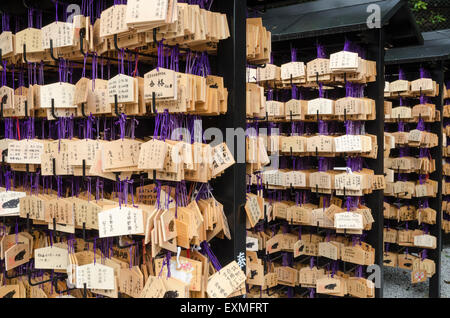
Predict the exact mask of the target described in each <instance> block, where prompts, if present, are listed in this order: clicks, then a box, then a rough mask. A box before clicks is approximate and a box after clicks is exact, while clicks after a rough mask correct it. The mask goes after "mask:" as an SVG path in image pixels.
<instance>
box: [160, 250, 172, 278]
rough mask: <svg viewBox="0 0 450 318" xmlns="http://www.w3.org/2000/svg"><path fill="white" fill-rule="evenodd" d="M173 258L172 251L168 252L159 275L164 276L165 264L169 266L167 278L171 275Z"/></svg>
mask: <svg viewBox="0 0 450 318" xmlns="http://www.w3.org/2000/svg"><path fill="white" fill-rule="evenodd" d="M171 258H172V253H171V252H167V254H166V257H165V258H164V260H163V264H162V266H161V270H160V272H159V275H158V277H161V276H162V273H163V270H164V266H167V278H169V277H171V274H170V259H171Z"/></svg>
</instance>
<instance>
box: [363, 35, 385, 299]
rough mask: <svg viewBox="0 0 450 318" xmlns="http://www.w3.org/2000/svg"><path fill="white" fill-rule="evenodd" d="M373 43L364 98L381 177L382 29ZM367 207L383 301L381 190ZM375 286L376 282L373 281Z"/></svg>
mask: <svg viewBox="0 0 450 318" xmlns="http://www.w3.org/2000/svg"><path fill="white" fill-rule="evenodd" d="M372 32H374V33H373V34H374V37H373V38H372V43H370V45H369V46H368V50H367V51H368V58H369V60H374V61H376V63H377V80H376V82H373V83H370V84H368V88H367V95H368V98H371V99H373V100H375V103H376V120H375V121H368V122H367V123H366V127H367V130H368V133H370V134H373V135H376V136H377V143H378V154H377V159H376V160H371V162H370V169H373V171H374V173H375V174H376V175H383V174H384V83H385V81H384V78H385V76H384V73H385V70H384V54H385V50H384V46H385V31H384V29H375V30H373V31H372ZM366 198H367V205H368V207H369V208H370V209H371V210H372V215H373V218H374V220H375V223H373V224H372V230H371V231H368V238H367V240H368V243H369V244H371V245H372V247H373V248H374V249H375V264H376V265H378V266H379V274H380V276H379V277H381V281H380V282H379V284H378V287H379V288H376V289H375V297H377V298H383V287H384V279H383V272H384V270H383V254H384V252H383V225H384V216H383V204H382V203H383V200H384V191H383V190H378V191H374V192H373V193H372V194H370V195H367V196H366ZM376 283H377V282H376Z"/></svg>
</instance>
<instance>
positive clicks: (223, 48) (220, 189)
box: [212, 0, 246, 271]
mask: <svg viewBox="0 0 450 318" xmlns="http://www.w3.org/2000/svg"><path fill="white" fill-rule="evenodd" d="M216 2H217V3H216V4H217V11H219V12H222V13H226V14H227V17H228V23H229V26H230V33H231V37H230V38H229V39H227V40H225V41H221V42H220V43H219V47H218V52H217V70H218V74H219V75H221V76H223V77H224V84H225V87H227V88H228V90H229V101H228V112H227V114H226V115H225V116H224V118H223V120H222V119H220V120H219V122H218V125H219V126H220V128H221V129H222V131H223V132H224V133H225V132H227V130H228V131H229V130H230V129H232V130H236V129H241V132H243V131H245V129H246V119H245V116H246V112H245V103H246V91H245V90H246V81H245V73H246V14H245V13H246V2H245V1H242V0H220V1H216ZM237 139H239V138H237ZM227 144H228V146H229V148H230V150H231V151H232V152H233V154H234V156H235V159H236V164H235V165H234V166H232V167H231V168H230V169H227V170H226V171H225V173H224V174H223V175H222V176H221V177H220V178H218V180H217V181H216V182H215V183H214V188H215V189H216V191H215V195H216V197H217V199H219V200H220V201H221V202H222V203H223V205H224V210H225V214H226V216H227V218H228V223H229V225H230V232H231V235H232V239H231V240H230V241H228V240H224V241H220V242H218V243H217V245H216V248H214V252H215V253H216V255H217V257H218V259H219V261H220V262H222V263H223V264H224V265H226V264H228V263H229V262H231V261H233V260H237V259H238V258H241V259H242V257H243V260H244V261H245V241H246V228H245V225H246V216H245V212H244V208H243V207H244V205H245V200H246V198H245V194H246V166H245V153H244V160H243V162H238V160H237V159H239V156H238V154H239V153H240V152H241V153H242V151H245V139H244V140H243V144H242V143H241V144H239V140H236V138H234V137H233V139H229V138H228V137H227ZM238 148H242V149H238ZM238 150H239V151H238ZM212 244H213V245H214V242H213V243H212ZM243 270H244V271H245V267H244V268H243Z"/></svg>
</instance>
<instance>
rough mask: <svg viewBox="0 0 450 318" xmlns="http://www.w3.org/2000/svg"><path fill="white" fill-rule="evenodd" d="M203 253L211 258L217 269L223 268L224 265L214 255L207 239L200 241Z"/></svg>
mask: <svg viewBox="0 0 450 318" xmlns="http://www.w3.org/2000/svg"><path fill="white" fill-rule="evenodd" d="M200 247H201V248H202V249H201V253H202V254H203V255H205V256H207V257H208V258H209V261H210V262H211V264H212V265H213V266H214V268H215V270H216V271H220V270H221V269H222V265H221V264H220V263H219V260H218V259H217V257H216V256H215V255H214V253H213V251H212V250H211V248H210V246H209V243H208V242H206V241H203V242H201V243H200Z"/></svg>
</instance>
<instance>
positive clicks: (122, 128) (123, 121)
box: [115, 113, 127, 140]
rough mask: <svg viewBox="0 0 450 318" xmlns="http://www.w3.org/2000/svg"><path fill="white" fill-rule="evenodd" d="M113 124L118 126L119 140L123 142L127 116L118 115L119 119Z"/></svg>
mask: <svg viewBox="0 0 450 318" xmlns="http://www.w3.org/2000/svg"><path fill="white" fill-rule="evenodd" d="M115 124H116V125H119V126H120V139H122V140H124V139H125V130H126V125H127V115H125V114H124V113H122V114H121V115H120V119H119V120H118V121H116V123H115Z"/></svg>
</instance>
